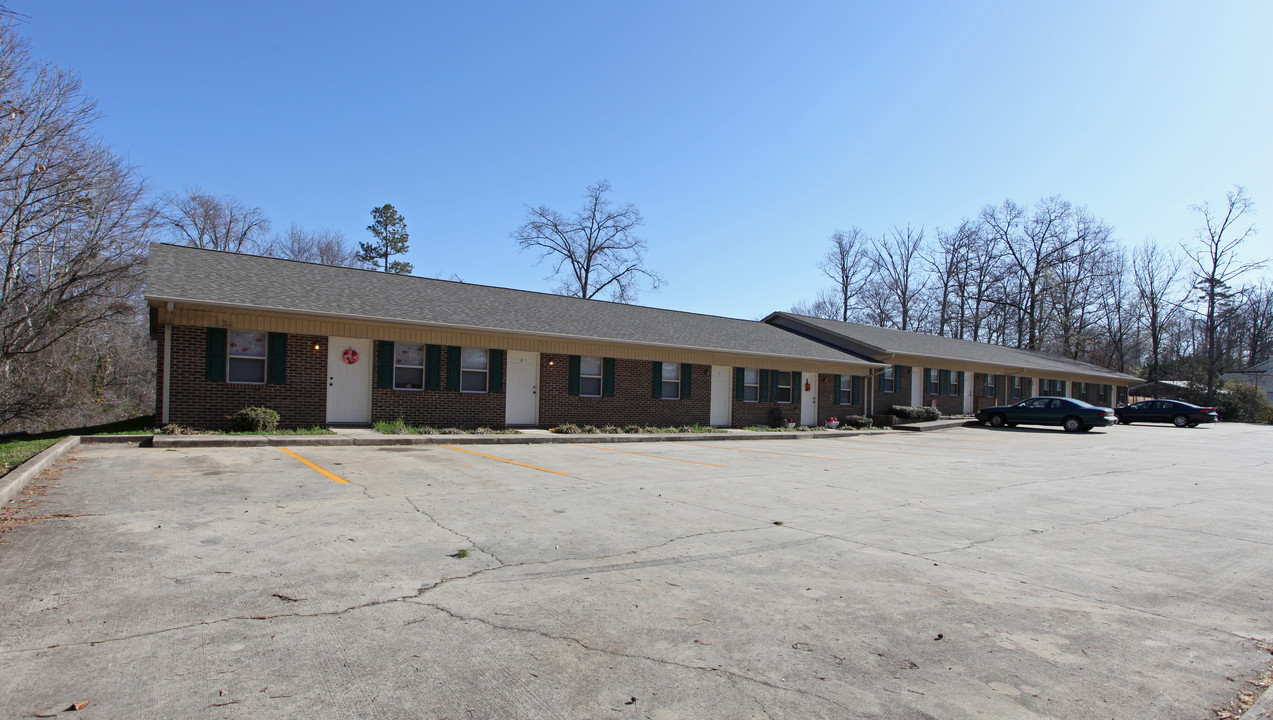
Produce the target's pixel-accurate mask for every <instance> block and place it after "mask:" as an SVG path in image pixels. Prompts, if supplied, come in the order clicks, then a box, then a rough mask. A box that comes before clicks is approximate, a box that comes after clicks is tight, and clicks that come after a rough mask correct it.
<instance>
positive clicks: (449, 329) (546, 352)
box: [146, 245, 883, 429]
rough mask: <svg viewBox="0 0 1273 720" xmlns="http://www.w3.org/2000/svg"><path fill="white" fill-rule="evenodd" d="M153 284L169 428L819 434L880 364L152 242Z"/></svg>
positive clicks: (626, 314)
mask: <svg viewBox="0 0 1273 720" xmlns="http://www.w3.org/2000/svg"><path fill="white" fill-rule="evenodd" d="M147 273H148V275H147V286H146V300H147V303H148V305H149V307H150V312H151V327H152V334H153V335H154V337H156V338H157V339H158V341H159V342H158V350H157V356H156V365H157V368H158V382H159V386H158V388H157V393H156V396H157V397H156V405H157V407H156V415H157V417H158V418H159V419H160V421H161V422H162V423H165V424H166V423H177V424H181V425H187V426H191V427H199V428H210V429H213V428H224V427H226V426H227V424H228V419H227V418H228V416H229V415H231V414H233V413H234V412H236V411H238V410H240V409H242V408H244V407H249V406H266V407H270V408H273V409H274V410H277V411H278V412H279V413H280V414H281V416H282V420H283V423H284V424H285V425H286V426H289V427H303V426H310V425H321V424H345V423H348V424H367V423H370V422H373V421H377V420H394V419H397V418H402V419H403V420H405V421H407V422H409V423H412V424H417V425H433V426H439V427H451V426H454V427H466V428H472V427H480V426H486V427H504V426H514V427H553V426H556V425H558V424H562V423H578V424H585V423H586V424H594V425H605V424H611V425H629V424H633V425H685V424H695V423H698V424H704V425H706V424H711V425H721V426H729V425H736V426H742V425H751V424H767V423H769V421H770V419H771V418H773V417H774V416H775V415H778V416H780V417H782V418H785V419H790V420H792V421H794V422H798V423H801V424H804V425H815V424H821V423H822V422H824V421H825V420H826V419H827V418H828V417H832V416H837V417H838V416H843V415H850V414H862V413H863V412H864V398H863V389H864V388H865V383H866V381H865V378H866V376H867V374H868V373H870V372H871V371H874V370H878V369H880V368H882V367H883V365H881V364H880V363H878V362H875V361H873V360H870V359H866V358H863V357H861V356H859V355H856V354H854V353H852V352H850V351H846V350H843V349H840V348H836V347H832V346H829V345H827V344H825V343H822V342H817V341H815V340H810V339H808V338H804V337H801V336H799V335H796V334H793V333H791V332H788V331H786V330H784V329H782V328H780V327H777V326H775V325H771V324H767V323H762V322H757V321H752V320H738V319H734V318H724V317H715V316H710V315H699V314H695V313H687V312H679V311H675V310H662V309H658V308H650V307H642V306H637V305H625V304H620V303H611V302H603V301H598V300H583V299H580V298H572V297H564V296H561V295H552V294H545V293H535V292H527V291H523V290H511V289H508V288H499V287H487V286H482V285H472V284H467V283H460V282H450V281H445V280H432V279H427V278H419V277H410V276H403V275H393V274H386V273H381V272H374V271H369V270H358V269H351V268H343V267H332V266H327V265H316V264H311V263H302V262H296V261H291V260H280V259H277V258H266V257H256V256H251V255H239V254H234V253H225V252H216V251H210V250H200V249H195V248H189V247H181V246H174V245H152V246H151V249H150V259H149V263H148V270H147Z"/></svg>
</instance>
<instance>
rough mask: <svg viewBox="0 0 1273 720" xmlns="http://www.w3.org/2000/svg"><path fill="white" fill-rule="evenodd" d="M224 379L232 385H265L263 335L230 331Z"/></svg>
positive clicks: (260, 333)
mask: <svg viewBox="0 0 1273 720" xmlns="http://www.w3.org/2000/svg"><path fill="white" fill-rule="evenodd" d="M225 377H226V381H228V382H232V383H242V384H245V385H264V384H265V333H263V332H242V331H239V330H231V331H230V333H229V338H228V346H227V348H226V372H225Z"/></svg>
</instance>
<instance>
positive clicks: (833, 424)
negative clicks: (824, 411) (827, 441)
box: [827, 416, 840, 430]
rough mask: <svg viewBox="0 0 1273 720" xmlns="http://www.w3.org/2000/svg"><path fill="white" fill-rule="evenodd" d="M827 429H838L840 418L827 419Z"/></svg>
mask: <svg viewBox="0 0 1273 720" xmlns="http://www.w3.org/2000/svg"><path fill="white" fill-rule="evenodd" d="M827 427H828V428H829V429H831V430H834V429H836V428H838V427H840V418H838V417H834V416H832V417H829V418H827Z"/></svg>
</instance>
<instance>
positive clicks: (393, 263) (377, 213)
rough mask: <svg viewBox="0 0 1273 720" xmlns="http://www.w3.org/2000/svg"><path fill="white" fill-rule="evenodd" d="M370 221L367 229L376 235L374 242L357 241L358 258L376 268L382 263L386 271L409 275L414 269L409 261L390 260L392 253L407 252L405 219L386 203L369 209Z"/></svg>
mask: <svg viewBox="0 0 1273 720" xmlns="http://www.w3.org/2000/svg"><path fill="white" fill-rule="evenodd" d="M371 220H372V223H371V224H370V225H368V226H367V230H368V231H370V232H371V234H372V235H374V236H375V237H376V240H375V242H363V243H358V259H359V260H361V261H362V262H365V263H368V264H370V265H372V266H374V267H376V268H380V267H381V266H382V265H383V267H384V271H385V272H387V273H397V274H398V275H410V274H411V271H412V270H413V269H414V268H413V267H412V265H411V263H409V262H403V261H401V260H390V259H389V258H391V257H393V256H394V255H402V254H404V253H406V252H407V249H408V248H407V238H408V237H409V235H408V234H407V221H406V218H404V217H402V215H399V214H398V211H397V210H395V209H394V207H393V206H392V205H390V204H388V203H386V204H384V205H381V206H380V207H378V208H372V210H371Z"/></svg>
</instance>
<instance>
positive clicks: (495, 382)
mask: <svg viewBox="0 0 1273 720" xmlns="http://www.w3.org/2000/svg"><path fill="white" fill-rule="evenodd" d="M486 354H487V356H488V361H487V365H486V367H487V368H488V369H489V372H490V381H491V385H490V391H491V392H493V393H502V392H504V351H503V350H488V351H487V353H486Z"/></svg>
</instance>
